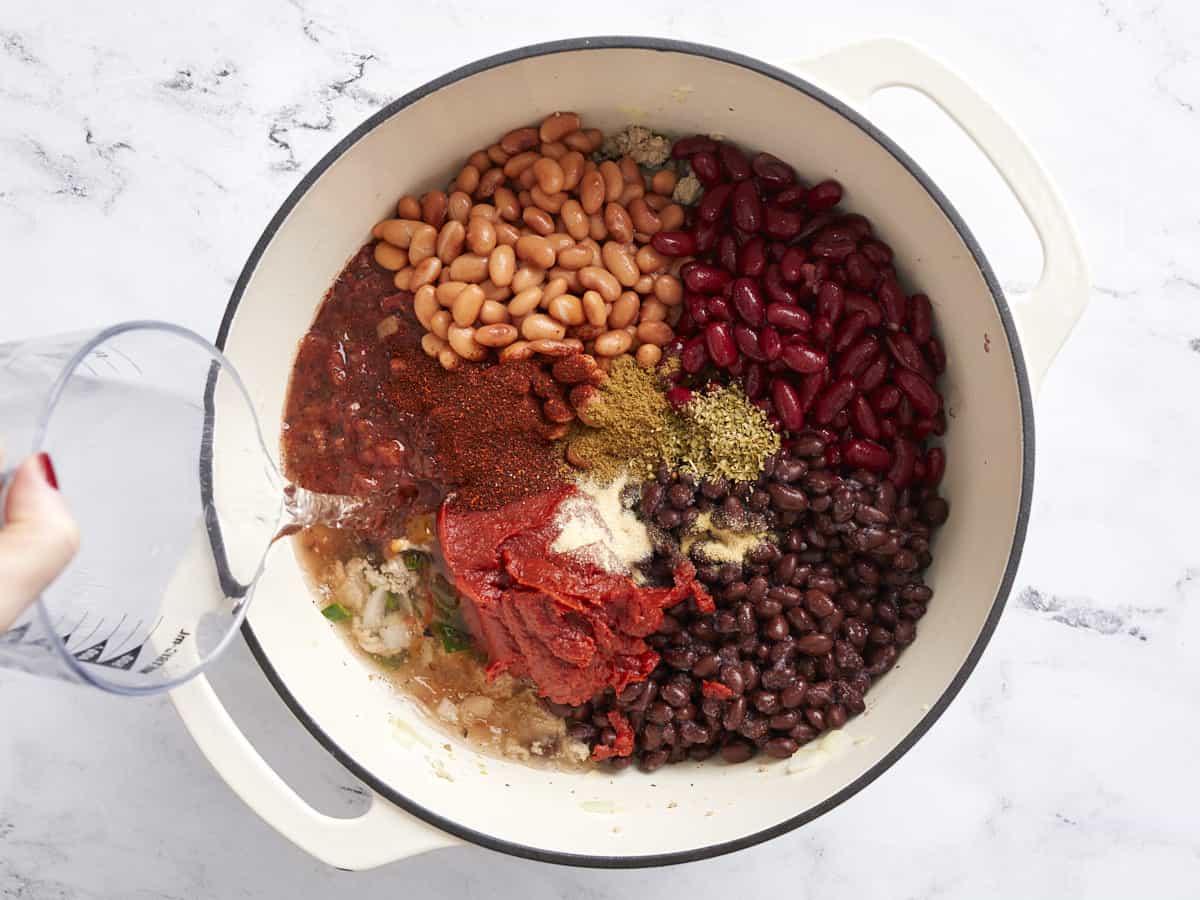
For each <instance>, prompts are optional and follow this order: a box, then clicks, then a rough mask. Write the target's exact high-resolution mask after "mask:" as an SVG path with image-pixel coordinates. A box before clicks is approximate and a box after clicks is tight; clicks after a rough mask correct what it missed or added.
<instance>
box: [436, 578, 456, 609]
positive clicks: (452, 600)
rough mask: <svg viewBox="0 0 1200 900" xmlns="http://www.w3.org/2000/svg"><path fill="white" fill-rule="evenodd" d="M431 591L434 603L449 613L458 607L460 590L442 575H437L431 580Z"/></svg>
mask: <svg viewBox="0 0 1200 900" xmlns="http://www.w3.org/2000/svg"><path fill="white" fill-rule="evenodd" d="M429 591H430V593H431V594H433V605H434V606H436V607H437V608H438V609H439V610H441V611H442V612H444V613H446V614H447V615H449V614H452V613H453V612H454V611H455V610H456V609H458V591H456V590H455V589H454V585H452V584H451V583H450V582H448V581H447V580H446V579H445V578H443V577H442V576H441V575H437V576H435V577H434V579H433V581H431V582H430V584H429Z"/></svg>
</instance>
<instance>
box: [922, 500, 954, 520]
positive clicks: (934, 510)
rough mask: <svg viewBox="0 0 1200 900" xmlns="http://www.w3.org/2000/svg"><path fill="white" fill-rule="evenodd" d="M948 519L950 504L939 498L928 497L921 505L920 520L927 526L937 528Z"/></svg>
mask: <svg viewBox="0 0 1200 900" xmlns="http://www.w3.org/2000/svg"><path fill="white" fill-rule="evenodd" d="M948 518H950V504H949V503H947V502H946V501H945V500H943V499H942V498H941V497H930V498H929V499H928V500H926V501H925V502H924V503H922V504H921V519H922V520H924V521H925V522H926V523H928V524H929V525H933V526H935V527H936V526H938V525H941V524H942V523H944V522H945V521H946V519H948Z"/></svg>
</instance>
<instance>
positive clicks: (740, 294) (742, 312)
mask: <svg viewBox="0 0 1200 900" xmlns="http://www.w3.org/2000/svg"><path fill="white" fill-rule="evenodd" d="M730 299H731V300H732V301H733V306H734V309H736V310H737V313H738V315H739V316H741V317H742V319H743V321H745V322H746V324H747V325H750V326H752V327H754V328H761V327H762V325H763V322H764V313H763V298H762V292H761V291H760V290H759V287H758V282H757V281H755V280H754V279H753V278H745V277H743V278H737V279H735V280H734V282H733V284H732V286H731V288H730Z"/></svg>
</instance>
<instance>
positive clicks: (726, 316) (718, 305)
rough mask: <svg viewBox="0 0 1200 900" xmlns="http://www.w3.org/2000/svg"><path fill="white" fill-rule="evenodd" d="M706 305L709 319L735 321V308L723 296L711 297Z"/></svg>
mask: <svg viewBox="0 0 1200 900" xmlns="http://www.w3.org/2000/svg"><path fill="white" fill-rule="evenodd" d="M705 306H706V307H707V309H708V317H709V319H718V320H720V321H722V322H732V321H733V310H732V309H730V307H729V304H728V303H726V302H725V299H724V298H722V297H709V298H708V301H707V303H706V304H705Z"/></svg>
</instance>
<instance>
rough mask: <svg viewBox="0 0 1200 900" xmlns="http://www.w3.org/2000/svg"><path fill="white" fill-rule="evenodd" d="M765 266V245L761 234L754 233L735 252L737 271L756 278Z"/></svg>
mask: <svg viewBox="0 0 1200 900" xmlns="http://www.w3.org/2000/svg"><path fill="white" fill-rule="evenodd" d="M766 267H767V245H766V241H764V240H763V239H762V237H761V236H759V235H755V236H754V237H752V238H750V240H748V241H746V243H744V244H742V246H741V247H740V248H739V249H738V252H737V273H738V274H739V275H748V276H750V277H752V278H757V277H758V276H759V275H761V274H762V273H763V270H764V269H765V268H766Z"/></svg>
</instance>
